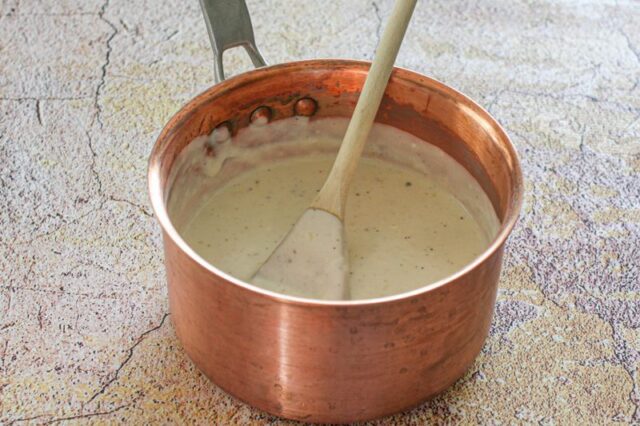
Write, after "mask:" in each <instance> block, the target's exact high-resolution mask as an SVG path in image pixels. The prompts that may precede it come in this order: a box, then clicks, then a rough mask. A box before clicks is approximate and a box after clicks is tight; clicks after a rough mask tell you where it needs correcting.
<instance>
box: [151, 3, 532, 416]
mask: <svg viewBox="0 0 640 426" xmlns="http://www.w3.org/2000/svg"><path fill="white" fill-rule="evenodd" d="M202 4H203V10H204V12H205V17H206V18H207V19H206V20H207V26H208V28H209V32H210V35H211V38H212V44H213V46H214V53H215V56H216V64H217V66H216V76H217V77H218V79H220V80H221V79H223V78H224V74H223V70H222V60H221V53H222V51H223V50H224V49H225V48H227V47H229V46H237V45H243V46H245V47H247V50H248V52H250V56H251V57H252V59H253V61H254V64H256V65H257V66H261V65H264V61H263V60H262V57H261V56H260V54H259V53H258V51H257V49H256V48H255V43H254V42H253V32H252V30H251V23H250V20H249V15H248V13H247V10H246V6H245V5H244V1H239V0H233V1H226V0H202ZM234 26H235V28H234ZM214 30H215V31H214ZM369 65H370V64H369V63H368V62H361V61H348V60H329V59H319V60H310V61H301V62H292V63H287V64H281V65H276V66H270V67H266V68H259V69H256V70H253V71H250V72H247V73H244V74H241V75H239V76H236V77H234V78H231V79H229V80H226V81H222V82H220V83H219V84H216V85H215V86H213V87H211V88H209V89H208V90H206V91H205V92H204V93H202V94H200V95H199V96H197V97H196V98H194V99H193V100H191V101H190V102H189V103H188V104H187V105H186V106H184V107H183V108H182V109H181V110H180V111H179V112H178V113H177V114H176V115H175V116H174V117H173V118H172V119H171V120H170V121H169V123H168V124H167V125H166V127H165V128H164V129H163V131H162V133H161V134H160V136H159V137H158V140H157V142H156V144H155V146H154V148H153V151H152V153H151V158H150V161H149V191H150V194H151V201H152V204H153V208H154V211H155V214H156V216H157V218H158V221H159V222H160V225H161V227H162V230H163V236H164V247H165V264H166V268H167V280H168V286H169V301H170V309H171V318H172V321H173V325H174V327H175V331H176V333H177V335H178V337H179V338H180V340H181V342H182V344H183V346H184V349H185V351H186V352H187V354H188V355H189V356H190V357H191V359H192V360H193V362H194V363H195V364H196V365H197V366H198V367H199V368H200V369H201V370H202V371H203V372H204V373H205V374H206V375H207V376H208V377H209V378H210V379H211V380H212V381H213V382H214V383H216V384H217V385H218V386H220V387H221V388H222V389H224V390H225V391H227V392H228V393H230V394H231V395H234V396H236V397H237V398H239V399H241V400H243V401H245V402H247V403H249V404H251V405H253V406H255V407H258V408H260V409H262V410H264V411H267V412H269V413H272V414H275V415H277V416H282V417H286V418H290V419H297V420H305V421H311V422H352V421H358V420H365V419H371V418H376V417H380V416H385V415H388V414H392V413H395V412H398V411H402V410H405V409H407V408H410V407H412V406H415V405H417V404H419V403H421V402H422V401H425V400H426V399H428V398H431V397H433V396H434V395H436V394H438V393H440V392H442V391H443V390H444V389H446V388H447V387H448V386H450V385H451V384H452V383H453V382H454V381H455V380H456V379H458V378H459V377H460V376H461V375H462V374H463V373H464V372H465V370H466V369H467V368H468V367H469V366H470V364H471V363H472V362H473V360H474V358H475V357H476V356H477V354H478V352H479V351H480V349H481V348H482V345H483V343H484V341H485V338H486V336H487V333H488V330H489V326H490V323H491V318H492V315H493V309H494V304H495V298H496V290H497V283H498V277H499V275H500V268H501V263H502V253H503V250H504V244H505V241H506V239H507V237H508V235H509V233H510V232H511V229H512V228H513V226H514V223H515V222H516V218H517V216H518V212H519V210H520V205H521V200H522V190H523V185H522V176H521V171H520V166H519V161H518V157H517V155H516V152H515V149H514V147H513V145H512V144H511V142H510V141H509V138H508V136H507V135H506V134H505V132H504V131H503V129H502V128H501V127H500V125H499V124H498V123H497V122H496V121H495V120H494V119H493V118H492V117H491V116H490V115H489V114H488V113H487V112H486V111H485V110H484V109H482V108H481V107H480V106H478V105H477V104H476V103H475V102H473V101H472V100H470V99H469V98H467V97H466V96H464V95H463V94H461V93H459V92H457V91H455V90H454V89H452V88H450V87H448V86H446V85H444V84H442V83H440V82H438V81H436V80H433V79H431V78H429V77H426V76H423V75H420V74H418V73H415V72H412V71H408V70H404V69H395V70H394V72H393V74H392V76H391V79H390V81H389V86H388V88H387V90H386V93H385V97H384V99H383V101H382V105H381V107H380V111H379V113H378V116H377V118H376V121H378V122H380V123H385V124H388V125H391V126H394V127H396V128H398V129H401V130H404V131H406V132H409V133H411V134H413V135H415V136H417V137H419V138H420V139H422V140H424V141H425V143H430V144H433V145H435V146H437V147H439V148H441V149H442V150H444V151H445V152H447V153H448V154H449V155H450V156H451V157H453V158H454V159H455V160H456V161H458V162H459V163H460V164H462V165H463V166H464V167H465V168H466V169H467V170H468V171H469V172H470V173H471V174H472V175H473V176H474V177H475V178H476V180H477V181H478V182H479V183H480V185H481V186H482V188H483V189H484V191H485V192H486V193H487V195H488V196H489V199H490V200H491V202H492V204H493V207H494V208H495V211H496V213H497V215H498V217H499V219H500V221H501V227H500V230H499V232H498V235H497V236H496V238H495V240H494V241H493V242H492V243H491V245H490V247H488V248H487V249H486V250H485V251H484V252H483V253H482V254H481V255H480V256H479V257H478V258H476V259H475V260H474V261H473V262H472V263H470V264H469V265H467V266H466V267H464V268H463V269H462V270H460V271H458V272H457V273H455V274H453V275H452V276H449V277H447V278H446V279H443V280H441V281H438V282H436V283H432V284H428V285H426V286H425V287H422V288H420V289H417V290H414V291H411V292H408V293H403V294H399V295H394V296H389V297H383V298H378V299H370V300H354V301H320V300H311V299H303V298H297V297H290V296H286V295H281V294H276V293H273V292H270V291H266V290H263V289H260V288H257V287H255V286H253V285H251V284H249V283H247V282H243V281H240V280H238V279H236V278H234V277H231V276H229V275H227V274H225V273H224V272H222V271H220V270H219V269H217V268H216V267H215V266H213V265H210V264H209V263H207V262H205V261H204V260H203V259H202V258H201V257H199V256H198V255H197V254H196V253H195V252H194V251H193V249H191V248H190V247H189V246H188V245H187V244H186V243H185V241H184V240H183V239H182V238H181V237H180V235H179V234H178V232H177V231H176V229H175V228H174V226H173V225H172V222H171V220H170V218H169V216H168V214H167V206H166V194H167V192H168V191H167V189H168V188H167V185H168V184H169V179H168V178H169V174H170V171H171V168H172V165H173V164H174V162H175V160H176V156H177V155H178V154H179V153H180V152H181V151H182V150H183V149H184V148H185V146H186V145H187V144H189V142H191V141H192V140H193V139H194V138H196V137H198V136H201V135H205V134H209V133H211V132H212V130H213V129H214V128H216V127H217V126H219V125H226V126H228V127H229V128H230V130H231V132H232V134H236V133H237V132H238V130H239V129H241V128H243V127H246V126H248V124H249V123H250V121H251V116H252V114H253V113H254V112H255V111H259V112H260V113H264V112H265V111H267V112H268V113H270V118H271V120H280V119H283V118H287V117H291V116H293V115H295V114H297V115H306V116H311V119H316V118H321V117H350V115H351V113H352V111H353V108H354V106H355V103H356V100H357V98H358V95H359V93H360V89H361V87H362V85H363V83H364V80H365V77H366V74H367V70H368V69H369ZM261 107H267V108H268V109H265V108H261ZM259 108H261V109H259ZM267 115H269V114H267Z"/></svg>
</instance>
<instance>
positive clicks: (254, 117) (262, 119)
mask: <svg viewBox="0 0 640 426" xmlns="http://www.w3.org/2000/svg"><path fill="white" fill-rule="evenodd" d="M269 121H271V108H269V107H267V106H260V107H258V108H256V109H254V110H253V112H252V113H251V123H252V124H255V125H258V126H262V125H264V124H267V123H268V122H269Z"/></svg>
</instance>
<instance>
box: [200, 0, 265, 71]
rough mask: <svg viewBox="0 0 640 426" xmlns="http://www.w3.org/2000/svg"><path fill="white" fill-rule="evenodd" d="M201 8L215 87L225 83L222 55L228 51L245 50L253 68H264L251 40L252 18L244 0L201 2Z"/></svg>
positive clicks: (201, 0)
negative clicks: (210, 50)
mask: <svg viewBox="0 0 640 426" xmlns="http://www.w3.org/2000/svg"><path fill="white" fill-rule="evenodd" d="M200 6H201V7H202V13H203V15H204V21H205V23H206V24H207V31H208V32H209V39H210V40H211V48H212V49H213V59H214V78H215V81H216V83H220V82H221V81H223V80H224V67H223V63H222V54H223V53H224V51H225V50H227V49H229V48H231V47H236V46H242V47H244V49H245V50H246V51H247V54H248V55H249V58H251V62H253V65H254V66H255V67H256V68H259V67H264V66H266V65H267V63H266V62H265V61H264V59H263V58H262V55H261V54H260V51H259V50H258V47H257V46H256V41H255V39H254V38H253V27H252V26H251V17H250V16H249V10H248V9H247V4H246V3H245V1H244V0H200Z"/></svg>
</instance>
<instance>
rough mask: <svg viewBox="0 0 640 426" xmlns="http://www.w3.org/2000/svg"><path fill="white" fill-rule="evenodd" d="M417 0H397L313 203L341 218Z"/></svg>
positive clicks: (314, 205)
mask: <svg viewBox="0 0 640 426" xmlns="http://www.w3.org/2000/svg"><path fill="white" fill-rule="evenodd" d="M416 1H417V0H396V3H395V5H394V8H393V12H392V13H391V17H390V18H389V20H388V22H387V25H386V27H385V30H384V33H383V34H382V39H381V40H380V44H379V45H378V49H377V51H376V54H375V56H374V58H373V63H372V64H371V69H370V70H369V74H368V75H367V79H366V81H365V83H364V87H363V88H362V93H361V94H360V98H359V99H358V103H357V104H356V108H355V110H354V112H353V116H352V117H351V122H350V123H349V127H348V128H347V132H346V133H345V136H344V139H343V140H342V145H341V146H340V150H339V151H338V156H337V157H336V161H335V163H334V164H333V168H332V169H331V172H330V173H329V177H328V178H327V180H326V181H325V183H324V185H323V187H322V189H321V190H320V192H319V193H318V196H317V197H316V199H315V200H314V201H313V202H312V203H311V207H313V208H318V209H321V210H325V211H328V212H329V213H332V214H334V215H335V216H337V217H338V218H339V219H343V218H344V217H343V216H344V215H343V213H344V207H345V204H346V199H347V194H348V190H349V184H350V183H351V180H352V177H353V174H354V173H355V170H356V167H357V165H358V160H359V159H360V155H361V154H362V150H363V149H364V144H365V142H366V141H367V137H368V136H369V132H370V131H371V127H372V126H373V120H374V119H375V117H376V113H377V112H378V108H379V106H380V101H381V100H382V96H383V95H384V91H385V89H386V87H387V82H388V81H389V76H390V75H391V71H392V70H393V64H394V62H395V60H396V56H397V55H398V50H399V49H400V44H401V43H402V39H403V38H404V34H405V32H406V30H407V26H408V25H409V20H410V19H411V15H412V13H413V9H414V7H415V5H416Z"/></svg>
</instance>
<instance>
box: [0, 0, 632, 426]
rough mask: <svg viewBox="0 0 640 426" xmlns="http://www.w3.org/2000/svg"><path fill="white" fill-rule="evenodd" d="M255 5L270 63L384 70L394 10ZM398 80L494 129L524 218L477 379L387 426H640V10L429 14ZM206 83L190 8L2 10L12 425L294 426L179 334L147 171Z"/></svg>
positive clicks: (4, 398)
mask: <svg viewBox="0 0 640 426" xmlns="http://www.w3.org/2000/svg"><path fill="white" fill-rule="evenodd" d="M248 4H249V8H250V10H251V13H252V15H253V21H254V26H255V29H256V37H257V40H258V43H259V45H260V47H261V48H262V50H263V53H264V54H265V57H266V58H267V60H268V61H269V62H270V63H279V62H284V61H290V60H295V59H302V58H313V57H345V58H371V55H372V52H373V50H374V47H375V45H376V42H377V39H378V37H379V34H380V29H381V22H382V19H384V17H385V16H386V15H387V14H388V13H389V11H390V9H391V0H374V1H369V0H367V1H365V0H355V1H347V0H342V1H340V2H338V1H332V2H320V1H314V2H311V1H304V2H303V1H294V0H288V1H287V0H266V1H265V0H263V1H258V0H249V1H248ZM398 64H399V65H401V66H404V67H408V68H411V69H414V70H417V71H419V72H422V73H425V74H428V75H431V76H434V77H435V78H437V79H440V80H441V81H444V82H445V83H447V84H449V85H451V86H453V87H455V88H457V89H460V90H462V91H463V92H465V93H467V94H468V95H470V96H471V97H472V98H474V99H476V100H478V101H479V102H480V103H481V104H482V105H483V106H485V107H486V108H487V109H489V111H490V112H491V113H492V114H494V115H495V116H496V117H497V118H498V120H499V121H500V122H501V123H502V124H503V125H504V126H505V128H506V129H507V131H508V132H509V134H510V135H511V136H512V138H513V141H514V143H515V144H516V146H517V148H518V150H519V152H520V154H521V156H522V163H523V169H524V174H525V178H526V198H525V203H524V208H523V214H522V218H521V220H520V222H519V224H518V226H517V228H516V229H515V231H514V233H513V235H512V237H511V239H510V241H509V244H508V250H507V255H506V258H505V266H504V270H503V275H502V281H501V288H500V291H499V296H498V304H497V310H496V316H495V319H494V324H493V328H492V330H491V336H490V337H489V339H488V340H487V343H486V345H485V347H484V349H483V351H482V353H481V355H480V356H479V357H478V359H477V361H476V362H475V364H474V365H473V366H472V367H471V369H470V370H469V372H468V374H466V375H465V376H464V377H463V378H462V379H461V380H459V381H458V383H456V384H455V385H454V386H453V387H452V388H451V389H450V390H448V391H447V392H446V393H444V394H443V395H441V396H440V397H438V398H436V399H435V400H433V401H431V402H428V403H425V404H424V405H422V406H421V407H419V408H417V409H415V410H413V411H409V412H407V413H404V414H401V415H397V416H394V417H392V418H390V419H385V420H382V421H380V422H379V424H391V423H395V424H404V423H412V424H417V423H423V422H425V421H433V422H436V423H458V422H461V423H476V422H482V423H510V424H513V423H538V424H554V423H555V424H568V423H578V422H581V423H584V422H589V423H597V424H604V423H616V422H618V423H636V424H639V423H640V385H639V384H640V372H639V369H640V366H639V365H640V265H639V264H640V250H639V246H640V2H637V1H622V0H621V1H593V0H580V1H578V0H575V1H568V0H565V1H560V0H556V1H539V0H532V1H511V0H502V1H478V2H476V1H472V0H456V1H445V0H442V1H427V0H421V1H420V4H419V5H418V7H417V9H416V12H415V16H414V20H413V22H412V24H411V26H410V28H409V32H408V34H407V39H406V42H405V44H404V46H403V49H402V52H401V53H400V56H399V58H398ZM247 67H248V61H247V60H246V59H245V58H244V57H243V55H242V54H241V53H238V52H235V53H231V54H229V55H228V56H227V68H228V70H230V71H233V72H239V71H241V70H243V69H246V68H247ZM212 79H213V78H212V56H211V53H210V50H209V45H208V39H207V36H206V30H205V26H204V23H203V20H202V17H201V15H200V10H199V6H198V4H197V2H196V1H195V0H188V1H185V0H167V1H151V0H146V1H128V0H106V2H105V0H59V1H53V0H0V185H1V186H0V223H1V224H2V226H1V228H0V238H1V242H0V424H14V423H15V424H19V423H21V422H25V421H30V422H34V423H49V422H60V421H67V420H73V421H96V422H98V421H99V422H105V423H110V422H125V421H126V422H128V423H142V422H189V423H242V424H245V423H255V424H264V423H275V422H277V421H278V420H277V419H276V418H273V417H270V416H268V415H266V414H263V413H261V412H259V411H257V410H254V409H252V408H250V407H248V406H247V405H244V404H242V403H240V402H238V401H236V400H234V399H233V398H231V397H229V396H227V395H226V394H224V393H223V392H222V391H221V390H219V389H217V388H216V387H215V386H214V385H212V384H210V383H209V382H208V381H207V380H206V379H205V378H204V377H203V376H202V375H201V374H200V373H199V372H198V371H197V370H196V368H195V367H194V366H193V365H192V364H191V362H190V361H189V359H188V358H187V357H186V356H185V354H184V352H183V351H182V349H181V347H180V344H179V342H178V341H177V339H176V337H175V334H174V331H173V329H172V326H171V321H170V315H169V314H168V307H167V296H166V288H165V279H164V268H163V263H162V251H161V247H162V246H161V240H160V233H159V227H158V226H157V224H156V223H155V220H154V219H153V217H152V214H151V211H150V206H149V202H148V198H147V192H146V176H145V173H146V162H147V157H148V154H149V151H150V149H151V146H152V143H153V142H154V140H155V137H156V136H157V134H158V133H159V131H160V129H161V128H162V126H163V125H164V123H165V122H166V121H167V120H168V118H169V117H170V116H171V114H172V113H174V112H175V111H176V110H177V109H178V108H179V107H180V105H182V104H183V103H184V102H185V101H187V100H188V99H189V98H191V97H192V96H194V95H195V94H197V93H199V92H200V91H202V90H204V89H205V88H207V87H208V86H209V85H211V84H212Z"/></svg>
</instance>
